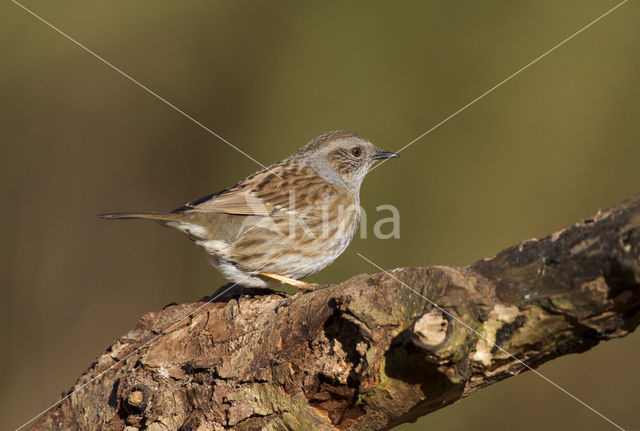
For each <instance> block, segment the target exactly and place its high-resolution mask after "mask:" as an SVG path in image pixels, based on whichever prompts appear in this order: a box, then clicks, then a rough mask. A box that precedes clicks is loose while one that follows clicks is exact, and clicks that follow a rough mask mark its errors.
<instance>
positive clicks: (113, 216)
mask: <svg viewBox="0 0 640 431" xmlns="http://www.w3.org/2000/svg"><path fill="white" fill-rule="evenodd" d="M96 217H99V218H104V219H109V220H123V219H147V220H155V221H159V222H163V221H176V220H180V214H175V213H164V212H120V213H107V214H98V215H97V216H96Z"/></svg>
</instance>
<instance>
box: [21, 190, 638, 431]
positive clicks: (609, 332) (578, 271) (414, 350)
mask: <svg viewBox="0 0 640 431" xmlns="http://www.w3.org/2000/svg"><path fill="white" fill-rule="evenodd" d="M639 257H640V196H636V197H635V198H633V199H631V200H628V201H626V202H624V203H622V204H620V205H618V206H617V207H614V208H612V209H609V210H607V211H603V212H598V214H596V215H595V216H594V217H592V218H589V219H585V220H582V221H580V222H578V223H576V224H575V225H574V226H571V227H570V228H568V229H565V230H563V231H560V232H556V233H554V234H552V235H550V236H548V237H545V238H543V239H539V240H538V239H531V240H527V241H524V242H523V243H521V244H520V245H518V246H515V247H511V248H509V249H506V250H504V251H502V252H501V253H499V254H498V255H496V256H494V257H491V258H488V259H483V260H481V261H478V262H476V263H474V264H472V265H470V266H466V267H462V268H456V267H449V266H436V267H428V268H400V269H395V270H392V271H390V272H389V273H381V274H374V275H367V274H361V275H358V276H356V277H353V278H351V279H350V280H348V281H345V282H344V283H341V284H338V285H334V286H330V287H326V288H323V289H320V290H317V291H314V292H311V293H305V294H296V295H295V296H293V297H291V298H290V299H289V300H287V304H284V305H282V304H281V303H282V297H281V296H279V295H277V294H274V293H273V292H269V291H260V290H256V289H240V288H238V287H236V288H234V289H232V291H229V292H227V293H225V294H223V295H222V296H220V297H219V298H217V299H215V300H213V301H212V302H207V301H209V299H210V298H204V299H203V300H201V301H200V302H196V303H192V304H181V305H171V306H167V307H165V309H163V310H162V311H159V312H152V313H148V314H146V315H145V316H144V317H143V318H142V319H141V320H140V322H139V323H138V325H137V327H136V328H135V329H133V330H132V331H130V332H129V333H128V334H126V335H124V336H123V337H121V338H120V339H118V340H117V341H116V342H115V343H114V344H113V345H112V346H110V347H109V348H108V349H107V350H106V352H105V353H104V354H102V355H101V356H99V357H98V358H97V359H96V361H95V362H94V363H93V364H92V365H91V367H90V368H89V369H88V370H87V371H86V372H85V373H84V374H83V375H82V376H81V377H80V378H79V380H78V381H77V383H76V384H75V386H74V387H73V388H72V389H71V390H70V391H69V392H68V393H67V394H70V396H69V397H68V398H66V399H65V400H64V401H63V402H62V403H60V404H59V405H58V406H57V407H55V408H54V409H52V410H50V411H49V412H47V413H46V414H45V415H44V416H42V417H41V418H40V419H39V420H38V422H37V423H36V424H35V425H34V427H33V429H54V428H55V429H60V428H64V429H74V428H75V429H96V428H100V429H106V430H122V429H125V428H126V427H127V426H128V427H130V428H126V429H127V430H135V429H143V428H144V429H149V430H161V429H162V430H177V429H180V430H183V431H186V430H205V429H214V430H223V429H228V428H235V429H238V430H254V429H273V430H276V429H319V430H334V429H340V430H344V429H353V430H372V429H388V428H391V427H393V426H395V425H398V424H400V423H403V422H407V421H410V420H413V419H415V418H417V417H419V416H422V415H425V414H428V413H429V412H432V411H434V410H437V409H439V408H442V407H445V406H447V405H449V404H451V403H453V402H455V401H457V400H459V399H461V398H463V397H466V396H468V395H469V394H471V393H473V392H475V391H477V390H478V389H480V388H482V387H485V386H487V385H490V384H493V383H496V382H498V381H500V380H502V379H505V378H507V377H511V376H513V375H516V374H518V373H520V372H522V371H526V370H527V368H526V366H525V365H524V364H526V365H527V366H530V367H532V368H535V367H537V366H539V365H540V364H542V363H544V362H546V361H549V360H551V359H553V358H556V357H558V356H561V355H565V354H568V353H579V352H584V351H585V350H588V349H590V348H591V347H593V346H595V345H596V344H598V343H599V342H600V341H601V340H607V339H609V338H613V337H621V336H624V335H627V334H628V333H629V332H631V331H633V330H634V329H635V328H636V326H637V325H638V323H639V322H640V288H639V284H640V259H639ZM409 288H410V289H413V290H415V292H417V293H418V294H419V295H418V294H416V293H414V292H412V290H410V289H409ZM420 295H421V296H422V297H421V296H420ZM424 298H428V299H429V300H426V299H424ZM429 301H433V302H434V303H437V304H438V305H439V306H440V307H442V309H444V310H446V312H442V310H441V309H439V308H437V307H435V306H433V305H432V304H431V303H430V302H429ZM196 310H197V311H196ZM194 311H195V312H194ZM192 312H193V313H192ZM189 313H192V315H190V316H189V317H187V318H185V317H184V316H185V315H187V314H189ZM176 322H179V323H176ZM461 322H464V324H462V323H461ZM465 325H468V327H466V326H465ZM471 329H472V330H471ZM507 352H508V353H507ZM511 355H513V356H511ZM514 357H515V358H518V359H515V358H514ZM119 361H121V362H119ZM521 361H523V362H524V364H523V362H521ZM96 377H97V378H96ZM93 379H95V380H93ZM85 385H86V386H85Z"/></svg>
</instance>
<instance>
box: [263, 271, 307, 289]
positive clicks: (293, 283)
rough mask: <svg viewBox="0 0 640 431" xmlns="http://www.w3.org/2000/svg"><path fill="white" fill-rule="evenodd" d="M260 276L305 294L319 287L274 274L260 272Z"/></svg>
mask: <svg viewBox="0 0 640 431" xmlns="http://www.w3.org/2000/svg"><path fill="white" fill-rule="evenodd" d="M260 275H262V276H264V277H269V278H273V279H274V280H278V281H281V282H283V283H286V284H289V285H291V286H293V287H297V288H298V289H300V290H304V291H305V292H310V291H312V290H315V289H317V288H318V287H320V285H319V284H316V283H307V282H306V281H301V280H296V279H295V278H290V277H286V276H284V275H280V274H274V273H273V272H261V273H260Z"/></svg>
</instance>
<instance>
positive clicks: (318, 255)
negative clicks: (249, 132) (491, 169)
mask: <svg viewBox="0 0 640 431" xmlns="http://www.w3.org/2000/svg"><path fill="white" fill-rule="evenodd" d="M394 157H399V156H398V154H396V153H393V152H390V151H384V150H381V149H380V148H378V147H376V146H375V145H374V144H372V143H371V142H370V141H369V140H367V139H365V138H363V137H362V136H360V135H358V134H356V133H355V132H351V131H346V130H337V131H332V132H329V133H325V134H323V135H320V136H318V137H316V138H314V139H312V140H311V141H309V142H308V143H307V144H306V145H304V146H303V147H301V148H300V149H298V150H297V151H295V152H294V153H293V154H291V155H290V156H288V157H286V158H284V159H282V160H281V161H279V162H276V163H274V164H272V165H270V166H268V167H266V168H264V169H262V170H259V171H258V172H256V173H254V174H252V175H250V176H248V177H247V178H245V179H244V180H242V181H240V182H239V183H237V184H236V185H234V186H231V187H228V188H226V189H224V190H222V191H219V192H216V193H211V194H209V195H206V196H203V197H201V198H199V199H195V200H193V201H191V202H188V203H187V204H185V205H183V206H181V207H179V208H176V209H174V210H172V211H168V212H117V213H106V214H100V215H98V217H101V218H105V219H147V220H153V221H155V222H158V223H160V224H161V225H163V226H165V227H168V228H171V229H174V230H177V231H179V232H182V233H184V234H186V235H187V236H188V238H189V239H190V240H191V241H193V242H194V243H195V244H196V245H198V246H200V247H201V248H203V249H204V251H205V252H206V253H208V254H209V255H210V257H211V264H212V265H213V266H214V267H215V268H217V269H218V270H219V271H220V273H221V274H222V275H223V276H224V277H225V278H226V279H228V280H229V281H231V282H233V283H234V284H238V285H241V286H244V287H248V288H273V287H276V286H279V285H281V284H283V283H285V284H289V285H291V286H294V287H296V288H298V289H300V290H302V291H309V290H313V289H315V288H317V287H318V285H317V284H315V283H308V282H305V281H303V280H302V279H304V278H307V277H309V276H311V275H313V274H316V273H317V272H319V271H321V270H322V269H324V268H325V267H327V266H328V265H330V264H331V263H332V262H333V261H334V260H335V259H336V258H337V257H338V256H340V255H341V254H342V253H343V252H344V251H345V249H346V248H347V246H348V245H349V243H350V242H351V240H352V238H353V236H354V234H355V232H356V229H357V227H358V223H359V220H360V211H361V209H360V186H361V184H362V181H363V179H364V177H365V175H366V174H367V172H368V171H369V170H370V169H371V167H372V166H373V165H374V163H375V162H376V161H378V160H383V159H389V158H394Z"/></svg>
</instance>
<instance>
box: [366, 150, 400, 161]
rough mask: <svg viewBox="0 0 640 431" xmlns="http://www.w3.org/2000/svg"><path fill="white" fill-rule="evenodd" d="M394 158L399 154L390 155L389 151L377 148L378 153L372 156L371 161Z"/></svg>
mask: <svg viewBox="0 0 640 431" xmlns="http://www.w3.org/2000/svg"><path fill="white" fill-rule="evenodd" d="M394 157H400V155H399V154H396V153H392V152H391V151H385V150H381V149H379V148H378V151H376V153H375V154H374V155H373V160H381V159H391V158H394Z"/></svg>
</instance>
